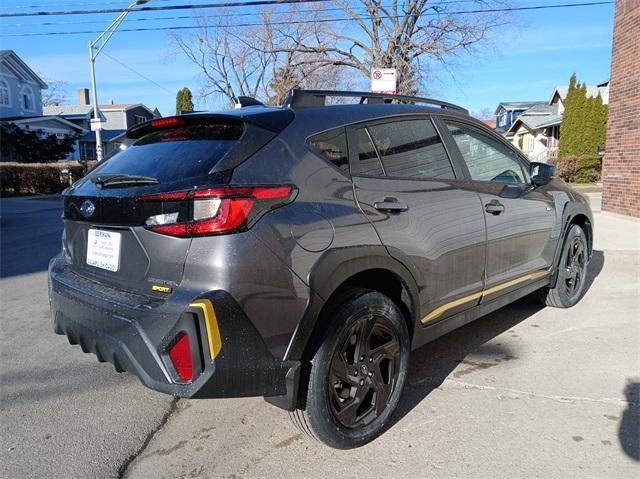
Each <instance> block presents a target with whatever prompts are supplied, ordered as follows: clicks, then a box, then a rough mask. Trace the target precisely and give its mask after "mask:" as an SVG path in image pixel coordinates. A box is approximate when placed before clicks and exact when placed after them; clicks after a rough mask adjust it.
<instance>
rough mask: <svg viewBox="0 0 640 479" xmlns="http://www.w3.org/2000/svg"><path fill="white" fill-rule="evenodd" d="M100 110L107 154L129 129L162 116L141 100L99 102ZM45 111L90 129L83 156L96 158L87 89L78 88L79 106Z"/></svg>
mask: <svg viewBox="0 0 640 479" xmlns="http://www.w3.org/2000/svg"><path fill="white" fill-rule="evenodd" d="M98 109H99V111H100V116H101V118H102V150H103V151H104V152H105V155H107V156H108V155H109V154H110V153H112V152H113V151H115V150H116V149H117V148H118V147H119V145H120V144H121V142H122V139H123V138H124V133H125V132H126V131H127V129H129V128H131V127H132V126H134V125H137V124H138V123H144V122H146V121H149V120H152V119H153V118H159V117H160V116H161V115H160V112H159V111H158V109H157V108H155V109H153V110H151V109H150V108H148V107H146V106H145V105H143V104H142V103H113V102H111V103H107V104H104V105H98ZM44 114H45V115H51V117H53V116H58V117H61V118H64V119H65V120H67V121H69V122H71V123H73V124H75V125H78V126H80V127H82V128H84V129H85V130H87V131H86V132H85V134H83V136H82V137H81V138H80V148H79V150H80V158H81V159H82V160H94V159H95V148H96V141H95V133H93V132H91V131H88V130H89V129H90V122H91V118H92V117H93V105H91V103H90V101H89V90H88V89H86V88H81V89H79V90H78V104H77V105H51V106H45V107H44Z"/></svg>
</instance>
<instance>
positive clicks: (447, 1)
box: [0, 0, 478, 28]
mask: <svg viewBox="0 0 640 479" xmlns="http://www.w3.org/2000/svg"><path fill="white" fill-rule="evenodd" d="M156 1H158V0H156ZM166 1H175V0H166ZM477 1H478V0H441V1H439V2H433V3H431V4H430V5H429V7H428V8H427V10H428V9H429V8H433V7H437V6H439V5H446V4H452V3H453V4H461V3H477ZM380 6H381V7H382V8H392V7H393V5H392V4H387V5H380ZM353 10H356V11H361V12H362V13H366V12H367V9H366V7H364V6H362V7H353ZM333 11H341V12H343V11H344V9H343V8H341V7H329V8H315V9H301V10H296V12H295V13H297V14H300V13H316V12H333ZM279 13H280V12H279ZM257 15H260V12H234V13H221V14H216V15H181V16H172V17H142V18H139V17H137V18H136V17H133V18H132V17H129V18H128V19H127V23H131V22H155V21H162V20H193V19H195V18H225V17H253V16H257ZM90 24H98V25H102V24H104V21H103V20H92V21H86V20H77V21H68V22H67V21H61V22H38V23H37V24H35V23H0V28H11V27H34V26H38V27H51V26H56V25H90Z"/></svg>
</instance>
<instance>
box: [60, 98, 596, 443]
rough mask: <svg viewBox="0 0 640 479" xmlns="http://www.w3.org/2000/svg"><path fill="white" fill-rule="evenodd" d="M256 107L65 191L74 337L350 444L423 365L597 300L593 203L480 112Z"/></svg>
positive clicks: (143, 151) (385, 103) (167, 124)
mask: <svg viewBox="0 0 640 479" xmlns="http://www.w3.org/2000/svg"><path fill="white" fill-rule="evenodd" d="M327 97H340V98H341V101H342V102H344V101H345V99H348V98H357V100H358V101H359V103H357V104H339V105H325V102H326V99H327ZM242 103H244V105H248V106H245V107H242V108H239V109H236V110H233V111H229V112H223V113H201V114H189V115H183V116H178V117H170V118H162V119H157V120H153V121H151V122H148V123H143V124H140V125H136V126H135V127H133V128H131V129H130V130H129V131H128V132H127V136H128V138H129V139H130V140H131V141H132V145H131V146H129V147H128V148H126V149H125V150H124V151H122V152H121V153H118V154H117V155H115V156H113V157H111V158H109V159H108V160H106V161H105V162H104V163H102V164H100V165H99V166H97V167H96V168H95V169H93V170H92V171H91V172H90V173H89V174H88V175H87V176H86V177H85V178H83V179H81V180H80V181H78V182H77V183H75V184H74V185H73V186H72V187H70V188H69V189H68V190H67V191H66V192H65V194H64V216H63V220H64V236H63V239H62V253H61V254H60V255H58V256H57V257H55V258H54V259H53V260H52V261H51V264H50V266H49V279H50V280H49V290H50V299H51V308H52V313H53V321H54V328H55V331H56V333H59V334H65V335H66V336H67V337H68V339H69V341H70V342H71V344H79V345H80V347H81V348H82V350H83V351H85V352H92V353H94V354H95V355H96V356H97V358H98V360H99V361H109V362H111V363H113V365H114V366H115V368H116V370H118V371H130V372H132V373H134V374H136V375H137V376H138V377H139V378H140V380H141V381H142V382H143V383H144V384H145V385H146V386H148V387H150V388H153V389H155V390H158V391H162V392H165V393H168V394H172V395H174V396H179V397H191V398H222V397H239V396H265V397H266V399H267V401H269V402H270V403H272V404H274V405H276V406H279V407H281V408H284V409H287V410H289V411H290V412H291V416H292V418H293V420H294V422H295V423H296V424H297V426H298V427H299V428H300V429H302V430H303V431H305V432H307V433H308V434H310V435H311V436H313V437H315V438H317V439H319V440H321V441H323V442H325V443H326V444H328V445H330V446H333V447H337V448H351V447H357V446H360V445H362V444H364V443H366V442H368V441H370V440H371V439H373V438H374V437H376V436H377V435H378V434H380V432H381V431H382V430H383V429H384V427H385V425H386V424H388V423H389V419H390V416H391V415H392V413H393V411H394V410H395V408H396V406H397V404H398V401H399V399H400V395H401V392H402V388H403V386H404V383H405V381H406V376H407V366H408V361H409V352H410V351H411V350H412V349H415V348H417V347H420V346H421V345H423V344H425V343H426V342H428V341H431V340H433V339H434V338H436V337H438V336H441V335H443V334H445V333H447V332H449V331H451V330H452V329H454V328H457V327H459V326H462V325H463V324H465V323H468V322H470V321H473V320H474V319H476V318H478V317H480V316H482V315H485V314H487V313H489V312H491V311H494V310H496V309H497V308H500V307H502V306H504V305H506V304H508V303H510V302H512V301H514V300H516V299H518V298H520V297H522V296H524V295H527V294H529V293H533V292H537V294H538V295H539V296H540V297H541V299H542V300H543V301H544V302H546V304H548V305H552V306H557V307H569V306H572V305H573V304H575V303H576V302H577V301H578V300H579V299H580V297H581V295H582V294H583V290H584V287H585V272H586V267H587V263H588V261H589V258H590V256H591V251H592V238H593V229H592V224H593V221H592V215H591V210H590V208H589V204H588V201H587V200H586V199H585V198H584V197H583V196H582V195H580V194H578V193H576V192H575V191H573V190H571V189H570V188H569V187H568V186H567V185H566V184H565V183H564V182H562V181H561V180H559V179H557V178H554V177H553V168H552V167H550V166H549V165H546V164H540V163H529V162H528V161H527V159H526V158H525V157H524V156H523V155H522V154H521V153H520V152H519V151H518V150H517V149H515V148H514V147H513V145H511V144H510V143H508V142H507V141H505V140H504V139H503V138H502V137H500V136H499V135H497V134H496V133H494V132H493V131H491V130H490V129H488V128H487V127H485V126H484V125H483V124H482V123H480V122H478V121H476V120H474V119H472V118H471V117H470V116H469V115H468V114H467V112H466V111H465V110H463V109H462V108H459V107H457V106H454V105H451V104H448V103H444V102H439V101H435V100H430V99H424V98H414V97H400V96H389V95H377V94H371V93H360V92H327V91H301V90H294V91H292V92H291V94H290V95H289V99H288V100H287V103H286V105H285V106H283V107H281V108H268V107H265V106H262V105H259V104H256V103H257V102H255V100H253V101H252V100H250V99H242Z"/></svg>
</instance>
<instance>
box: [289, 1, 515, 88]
mask: <svg viewBox="0 0 640 479" xmlns="http://www.w3.org/2000/svg"><path fill="white" fill-rule="evenodd" d="M506 1H507V0H504V1H503V0H475V1H472V2H465V3H464V4H461V3H454V2H440V1H437V0H436V1H429V0H403V1H398V0H393V1H392V2H391V3H389V2H388V1H383V0H355V1H345V0H336V1H335V3H336V4H337V5H338V6H339V7H340V9H341V10H342V11H343V12H344V14H346V15H347V18H348V19H350V20H351V21H350V22H345V23H342V22H341V24H342V25H343V26H342V28H340V29H338V28H335V29H333V30H328V29H327V27H326V24H318V25H316V29H317V32H318V34H317V35H315V36H312V38H313V39H314V40H315V42H309V41H307V40H302V41H299V42H295V44H294V46H293V48H294V49H295V50H296V51H297V52H298V53H306V54H313V55H314V56H313V58H312V59H311V60H310V61H313V62H314V64H315V65H316V67H324V66H328V65H333V66H341V67H348V68H351V69H355V70H357V71H359V72H360V73H361V74H362V75H364V76H367V77H368V76H369V75H370V72H371V69H372V68H395V69H396V71H397V78H398V92H399V93H401V94H415V93H417V92H418V91H419V90H421V87H422V86H423V82H424V80H425V72H428V71H429V62H434V61H435V62H438V63H440V64H443V65H445V66H447V65H450V64H451V63H452V62H453V61H455V60H456V59H457V58H459V57H460V55H461V54H462V53H464V52H470V51H472V50H473V49H474V47H476V46H479V45H480V44H481V43H482V42H483V41H485V40H487V38H488V35H489V33H490V32H491V31H492V30H494V29H496V28H498V27H500V26H502V25H504V24H505V23H506V21H505V18H504V16H503V15H502V14H501V13H499V12H495V11H494V12H491V11H489V10H495V8H497V7H500V6H504V5H505V2H506ZM470 4H471V5H470ZM461 5H464V7H465V8H461ZM344 14H343V15H344ZM306 61H309V60H306V59H305V60H303V62H306ZM299 66H301V65H300V63H298V64H295V65H294V67H299Z"/></svg>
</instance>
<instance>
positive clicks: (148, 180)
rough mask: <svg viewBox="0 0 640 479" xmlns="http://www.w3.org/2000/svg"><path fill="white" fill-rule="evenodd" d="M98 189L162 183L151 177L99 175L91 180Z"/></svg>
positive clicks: (119, 174)
mask: <svg viewBox="0 0 640 479" xmlns="http://www.w3.org/2000/svg"><path fill="white" fill-rule="evenodd" d="M91 181H93V183H95V185H96V186H97V187H98V188H113V187H118V186H134V185H155V184H158V183H160V181H159V180H158V179H157V178H153V177H151V176H138V175H127V174H121V173H118V174H111V175H97V176H95V177H93V178H91Z"/></svg>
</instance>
